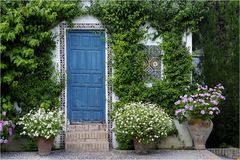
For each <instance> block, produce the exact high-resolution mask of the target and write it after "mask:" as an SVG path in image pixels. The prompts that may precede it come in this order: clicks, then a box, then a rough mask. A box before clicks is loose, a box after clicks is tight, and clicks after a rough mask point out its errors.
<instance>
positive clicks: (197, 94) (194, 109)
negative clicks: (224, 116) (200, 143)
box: [175, 84, 225, 121]
mask: <svg viewBox="0 0 240 160" xmlns="http://www.w3.org/2000/svg"><path fill="white" fill-rule="evenodd" d="M189 89H190V86H189V87H188V90H189ZM223 90H224V87H223V86H222V84H218V85H216V86H215V87H213V88H210V87H208V86H207V85H205V86H202V85H199V84H197V85H196V89H193V91H192V93H191V94H185V95H183V96H180V99H179V100H178V101H176V102H175V105H176V107H177V108H178V109H177V110H176V111H175V115H176V116H177V118H178V119H179V120H180V121H185V120H188V119H202V120H210V119H212V118H214V116H216V115H219V114H220V108H219V104H220V101H221V100H225V97H224V96H223V95H222V93H223Z"/></svg>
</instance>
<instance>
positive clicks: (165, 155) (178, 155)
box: [1, 150, 222, 160]
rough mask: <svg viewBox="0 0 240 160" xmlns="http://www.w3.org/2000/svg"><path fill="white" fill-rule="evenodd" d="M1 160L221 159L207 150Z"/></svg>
mask: <svg viewBox="0 0 240 160" xmlns="http://www.w3.org/2000/svg"><path fill="white" fill-rule="evenodd" d="M1 159H2V160H5V159H18V160H22V159H28V160H31V159H32V160H59V159H64V160H67V159H96V160H97V159H107V160H110V159H113V160H117V159H124V160H128V159H136V160H138V159H142V160H147V159H156V160H157V159H161V160H181V159H182V160H222V158H220V157H218V156H216V155H215V154H213V153H211V152H209V151H207V150H157V151H151V152H150V153H149V154H147V155H138V154H135V153H134V152H133V151H110V152H92V153H86V152H84V153H71V152H65V151H62V150H59V151H53V152H52V153H51V154H50V155H49V156H45V157H41V156H39V155H38V154H37V153H36V152H6V153H2V154H1Z"/></svg>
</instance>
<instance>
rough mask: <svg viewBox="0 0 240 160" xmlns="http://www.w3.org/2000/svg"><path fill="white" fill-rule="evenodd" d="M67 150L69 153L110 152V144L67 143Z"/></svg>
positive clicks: (105, 142)
mask: <svg viewBox="0 0 240 160" xmlns="http://www.w3.org/2000/svg"><path fill="white" fill-rule="evenodd" d="M65 150H66V151H68V152H86V151H87V152H96V151H109V143H108V142H107V141H104V142H96V141H95V142H81V143H78V142H71V143H70V142H65Z"/></svg>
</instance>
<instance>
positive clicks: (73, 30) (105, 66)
mask: <svg viewBox="0 0 240 160" xmlns="http://www.w3.org/2000/svg"><path fill="white" fill-rule="evenodd" d="M69 31H70V32H71V31H72V32H76V33H85V32H93V33H94V32H101V33H104V38H105V39H106V38H107V36H106V31H105V30H103V29H101V30H100V29H98V30H96V29H74V28H66V30H65V37H66V38H65V46H66V47H65V55H66V56H65V57H66V62H65V66H66V89H65V90H66V104H67V107H65V108H66V109H65V113H66V119H67V121H69V119H70V117H69V110H68V109H69V101H68V98H69V97H68V96H69V95H68V85H69V84H68V83H69V81H68V79H67V78H68V71H67V70H68V62H69V61H68V56H69V55H68V53H67V51H68V46H67V44H68V43H67V32H69ZM105 39H104V40H105ZM106 43H107V41H105V42H104V44H105V46H104V53H103V54H104V55H103V60H104V61H103V62H102V63H103V65H104V69H103V74H104V82H103V92H104V95H105V96H103V99H104V106H103V107H104V108H103V121H102V122H90V121H89V122H76V123H73V124H72V125H77V124H91V123H93V124H94V123H103V124H105V123H106V122H107V119H108V117H107V108H108V104H107V103H108V101H107V89H108V87H107V86H108V84H107V83H108V82H107V77H108V74H107V64H106V62H108V61H107V60H108V59H107V57H106V56H107V53H108V52H107V47H106V46H107V45H106ZM69 124H70V123H69Z"/></svg>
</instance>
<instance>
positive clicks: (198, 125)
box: [188, 119, 213, 150]
mask: <svg viewBox="0 0 240 160" xmlns="http://www.w3.org/2000/svg"><path fill="white" fill-rule="evenodd" d="M212 129H213V123H212V121H211V120H202V119H191V120H189V121H188V130H189V132H190V135H191V137H192V139H193V143H194V149H197V150H200V149H206V147H205V144H206V142H207V139H208V137H209V135H210V133H211V132H212Z"/></svg>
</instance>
